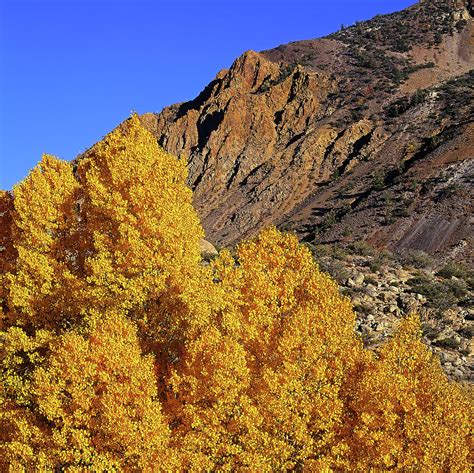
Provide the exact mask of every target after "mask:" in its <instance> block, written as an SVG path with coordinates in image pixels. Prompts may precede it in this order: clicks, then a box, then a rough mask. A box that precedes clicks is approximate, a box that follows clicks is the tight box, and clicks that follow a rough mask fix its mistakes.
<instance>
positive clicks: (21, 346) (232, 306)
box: [0, 116, 472, 471]
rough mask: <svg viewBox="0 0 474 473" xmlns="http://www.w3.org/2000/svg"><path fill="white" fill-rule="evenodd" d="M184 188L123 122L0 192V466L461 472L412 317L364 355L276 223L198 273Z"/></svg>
mask: <svg viewBox="0 0 474 473" xmlns="http://www.w3.org/2000/svg"><path fill="white" fill-rule="evenodd" d="M185 179H186V167H185V163H183V162H182V161H180V160H177V159H175V158H174V157H172V156H170V155H168V154H167V153H165V152H164V151H163V150H162V149H160V148H159V147H158V145H157V143H156V141H155V140H154V138H153V137H152V135H151V134H149V133H148V132H146V131H145V130H144V129H143V128H142V127H141V125H140V122H139V119H138V117H136V116H134V117H132V118H131V119H130V120H129V121H128V123H127V124H126V126H125V127H123V128H122V129H118V130H115V131H114V132H112V133H111V134H110V135H108V136H107V137H106V138H104V140H103V141H102V142H100V143H98V144H97V145H96V146H94V147H93V148H92V149H91V150H89V151H88V152H87V155H86V156H85V157H83V158H82V159H81V160H80V161H79V162H78V163H77V164H76V167H75V168H73V167H72V166H71V165H70V164H69V163H65V162H62V161H59V160H58V159H56V158H53V157H50V156H45V157H44V158H43V161H42V162H41V163H40V165H39V166H38V167H37V168H35V170H33V171H32V173H31V174H30V176H29V177H28V178H27V179H26V180H25V181H24V182H23V183H20V184H19V185H18V186H17V187H16V188H15V190H14V193H13V195H11V194H9V193H1V194H0V224H1V227H0V262H1V263H0V269H1V275H0V283H1V286H0V299H1V300H0V303H1V304H0V309H1V311H0V317H1V320H2V325H1V327H0V329H1V332H0V340H1V344H0V366H1V384H0V439H1V444H0V469H2V470H7V468H10V469H11V470H12V471H24V470H26V471H29V470H40V471H52V470H59V469H64V470H71V471H79V470H81V471H82V470H86V469H87V470H93V471H116V470H118V471H156V470H165V471H181V470H186V471H188V470H189V471H217V470H218V471H285V470H293V469H295V470H307V471H371V470H374V471H375V470H376V471H386V470H388V469H392V470H395V471H406V470H410V471H468V470H469V465H470V463H469V462H470V457H469V455H470V454H471V453H470V452H471V450H470V448H471V447H470V446H469V443H468V442H469V436H470V434H471V427H470V426H471V425H472V402H471V401H469V400H468V398H467V397H466V396H465V395H464V394H463V392H462V391H461V390H460V388H459V387H458V386H457V385H455V384H452V383H449V382H448V381H447V379H446V377H445V376H444V374H443V373H442V371H441V369H440V366H439V364H438V363H437V362H436V360H434V359H433V357H432V355H431V353H430V352H429V351H428V349H427V348H426V347H425V346H424V345H423V344H422V342H421V339H420V336H421V333H420V325H419V321H418V319H417V318H416V317H415V316H410V317H408V318H407V319H406V320H404V321H403V322H402V323H401V326H400V329H399V332H398V333H397V334H396V336H394V337H393V339H392V340H390V341H389V342H388V343H386V344H385V345H384V346H383V347H381V348H380V349H379V351H378V352H377V353H373V352H371V351H368V350H366V349H364V348H363V345H362V342H361V340H360V339H359V338H358V337H357V336H356V335H355V332H354V324H355V314H354V312H353V310H352V308H351V305H350V302H349V300H348V299H347V298H344V297H342V296H341V295H340V294H339V291H338V288H337V285H336V283H335V282H334V281H332V280H331V279H330V278H329V276H327V275H326V274H323V273H321V272H320V271H319V269H318V267H317V265H316V264H315V263H314V261H313V259H312V257H311V254H310V253H309V251H308V250H307V249H306V248H304V247H303V246H301V245H299V243H298V240H297V238H296V237H295V236H292V235H288V234H282V233H280V232H278V231H277V230H276V229H275V228H269V229H267V230H265V231H263V232H262V233H261V234H260V235H259V236H257V237H256V238H254V239H252V240H250V241H247V242H244V243H242V244H241V245H239V247H238V248H237V251H236V255H235V257H233V256H232V255H231V253H230V252H229V251H227V250H223V251H222V252H221V253H220V254H219V256H218V257H217V258H216V259H215V260H214V261H213V262H212V263H211V264H210V265H209V266H202V264H201V260H200V250H199V242H200V240H201V238H202V236H203V231H202V228H201V226H200V223H199V220H198V217H197V214H196V212H195V211H194V209H193V207H192V195H191V191H190V190H189V189H188V188H187V187H186V185H185Z"/></svg>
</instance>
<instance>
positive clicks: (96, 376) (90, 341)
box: [4, 314, 173, 471]
mask: <svg viewBox="0 0 474 473" xmlns="http://www.w3.org/2000/svg"><path fill="white" fill-rule="evenodd" d="M89 323H90V325H91V328H90V329H89V330H87V329H86V330H84V332H85V334H81V333H80V331H79V330H74V331H70V332H66V333H65V334H64V335H62V336H60V337H55V338H53V339H52V340H51V341H50V342H49V346H48V348H49V350H48V355H47V356H46V360H45V362H44V363H42V365H41V366H38V367H37V368H36V369H34V371H33V373H32V376H31V380H30V386H29V394H28V397H29V399H27V400H26V405H27V406H28V407H29V409H30V410H31V411H32V412H34V413H35V415H36V417H37V418H38V419H40V420H41V419H42V420H43V426H42V427H41V436H42V439H41V441H38V440H37V442H36V443H37V444H36V448H37V449H38V450H37V451H35V449H31V448H29V447H31V444H29V442H30V441H31V437H30V434H29V432H28V433H27V435H26V439H25V434H24V432H23V430H24V429H21V426H18V412H17V413H15V412H13V414H15V416H11V418H10V424H11V426H10V429H12V428H13V438H12V439H11V440H10V442H9V443H8V445H7V447H6V449H5V451H4V455H6V456H7V457H8V458H10V461H11V464H12V465H15V464H17V465H25V464H26V465H31V466H33V465H34V464H35V462H36V461H37V459H36V456H37V455H39V457H40V458H42V461H43V463H44V465H45V466H47V467H48V466H49V467H50V468H53V467H54V468H58V467H60V468H66V467H67V468H72V467H83V468H85V467H87V468H91V469H92V470H94V471H107V470H108V471H110V469H117V468H118V469H127V468H139V469H141V470H142V471H153V469H154V467H155V466H156V465H159V466H160V467H167V468H170V467H171V466H172V465H173V456H169V455H168V453H169V452H168V442H169V436H170V431H169V428H168V425H167V423H166V420H165V419H164V417H163V414H162V413H161V406H160V401H159V400H158V397H157V395H158V393H157V387H156V378H155V367H154V363H153V359H152V358H151V357H150V356H143V355H142V354H141V350H140V347H139V340H138V338H137V335H136V329H135V328H134V327H133V324H132V323H131V322H130V321H128V320H127V319H126V318H125V317H123V316H121V315H115V314H108V315H107V316H105V318H104V317H103V315H101V316H100V317H97V318H92V319H91V321H90V322H89ZM20 419H21V417H20ZM26 419H27V417H26ZM38 424H40V422H35V423H34V424H33V426H34V425H38ZM25 440H26V441H25ZM22 442H25V443H24V444H22Z"/></svg>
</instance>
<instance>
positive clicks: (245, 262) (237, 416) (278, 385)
mask: <svg viewBox="0 0 474 473" xmlns="http://www.w3.org/2000/svg"><path fill="white" fill-rule="evenodd" d="M213 267H214V271H215V280H216V281H218V283H217V284H218V285H220V289H221V290H223V291H224V293H225V294H226V297H227V300H228V301H229V302H231V301H232V303H230V304H228V305H227V306H226V307H224V308H223V310H222V311H221V312H220V314H219V317H218V318H216V319H215V320H214V324H213V327H212V328H209V330H208V331H207V332H206V333H205V334H204V336H203V337H202V338H201V339H199V340H197V341H189V342H188V344H187V350H186V351H185V352H184V353H183V358H182V365H181V366H180V368H181V370H182V371H181V373H180V375H179V376H177V377H176V378H175V379H178V380H179V383H178V384H177V385H176V386H175V391H174V392H175V393H176V396H177V398H178V399H179V400H181V402H183V403H184V405H185V407H182V412H183V414H182V419H181V420H182V427H181V431H182V432H183V431H186V429H187V432H184V435H183V443H184V444H186V445H187V446H188V447H189V446H190V445H191V444H192V448H194V452H195V455H196V457H199V455H202V453H203V452H207V454H206V455H207V458H208V459H209V460H211V463H210V464H207V465H206V464H205V463H204V462H203V460H200V461H201V462H203V463H202V464H203V465H206V467H209V466H210V465H213V466H214V467H215V466H216V465H219V467H220V468H223V469H227V470H229V471H230V470H233V469H236V468H242V467H249V466H251V465H259V470H260V471H273V470H286V469H292V468H298V467H301V466H302V465H304V464H305V461H306V460H308V459H310V458H313V457H314V456H315V452H316V451H317V452H318V455H317V456H318V458H319V460H318V461H319V463H318V464H319V465H321V464H322V462H323V461H324V457H325V456H328V455H329V456H331V458H332V456H333V455H335V456H337V455H338V454H339V453H340V452H343V451H344V450H345V449H347V446H346V445H345V444H343V443H342V442H340V441H339V440H338V439H336V438H335V436H334V432H335V430H336V427H337V426H338V424H339V423H340V422H341V419H342V417H343V411H344V406H343V403H342V399H341V398H340V395H339V394H340V393H339V391H340V386H341V384H342V381H343V379H344V376H350V375H351V373H352V372H353V371H354V370H355V368H356V365H357V363H360V362H361V360H362V359H363V358H364V354H363V349H362V345H361V343H360V341H359V340H358V339H357V338H356V337H355V334H354V329H353V326H354V322H355V318H354V317H355V316H354V313H353V311H352V310H351V307H350V304H349V301H348V300H347V299H345V298H342V297H341V296H339V294H338V290H337V286H336V284H335V283H334V282H333V281H332V280H330V278H329V277H328V276H326V275H324V274H322V273H320V272H319V271H318V269H317V266H316V264H315V263H314V262H313V260H312V257H311V255H310V253H309V251H308V250H307V249H306V248H304V247H302V246H300V245H299V244H298V241H297V239H296V237H295V236H292V235H284V234H281V233H279V232H278V231H277V230H276V229H274V228H271V229H269V230H266V231H264V232H262V233H261V234H260V236H259V237H258V238H256V239H254V240H252V241H250V242H247V243H243V244H242V245H240V246H239V248H238V250H237V260H236V261H234V259H233V258H232V257H231V256H230V254H229V253H227V252H223V253H222V254H221V256H220V258H218V259H217V260H216V261H215V262H214V264H213ZM237 354H238V357H237V358H236V356H237ZM226 360H227V361H226ZM226 363H227V371H225V369H224V368H221V369H220V370H219V371H217V373H216V371H215V369H216V368H217V367H220V366H221V365H223V366H224V367H225V366H226ZM216 393H220V395H219V396H216ZM229 395H230V397H228V396H229ZM203 417H205V419H204V420H203ZM184 419H186V420H184ZM229 420H231V422H229ZM229 425H232V428H233V429H235V430H230V429H229ZM229 436H231V437H229ZM226 437H227V438H226ZM190 439H192V440H191V441H190Z"/></svg>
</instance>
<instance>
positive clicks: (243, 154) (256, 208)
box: [142, 0, 474, 260]
mask: <svg viewBox="0 0 474 473" xmlns="http://www.w3.org/2000/svg"><path fill="white" fill-rule="evenodd" d="M472 15H473V7H472V3H471V2H470V1H433V0H432V1H426V2H420V3H418V4H416V5H414V6H413V7H410V8H408V9H407V10H404V11H402V12H398V13H395V14H392V15H385V16H378V17H375V18H374V19H372V20H370V21H367V22H362V23H359V24H356V25H354V26H352V27H350V28H347V29H343V30H341V31H339V32H337V33H335V34H333V35H331V36H329V37H326V38H322V39H316V40H308V41H299V42H295V43H290V44H288V45H284V46H279V47H277V48H275V49H272V50H268V51H263V52H260V53H257V52H253V51H248V52H246V53H245V54H243V55H242V56H241V57H239V58H238V59H237V60H236V61H235V62H234V64H233V65H232V66H231V68H230V69H228V70H227V69H225V70H222V71H221V72H219V74H218V75H217V76H216V78H215V80H214V81H212V82H211V83H210V84H209V85H208V86H207V87H206V88H205V89H204V90H203V92H202V93H201V94H200V95H199V96H198V97H197V98H195V99H194V100H192V101H190V102H187V103H182V104H177V105H174V106H171V107H168V108H165V109H164V110H163V111H162V112H161V113H159V114H145V115H144V116H143V117H142V121H143V123H144V124H145V125H146V126H147V127H148V129H150V130H151V131H152V133H154V135H155V136H156V138H157V140H158V142H159V143H160V144H161V145H162V146H163V147H164V148H165V149H166V150H167V151H169V152H171V153H173V154H175V155H178V156H184V157H185V158H186V159H188V160H189V170H190V177H189V184H190V185H191V187H192V188H193V190H194V193H195V194H194V195H195V204H196V207H197V210H198V212H199V213H200V215H201V218H202V221H203V225H204V227H205V229H206V233H207V235H208V238H209V239H210V240H211V241H214V242H217V243H219V244H233V243H235V242H237V241H238V240H240V239H241V238H242V237H248V236H250V235H253V234H255V233H256V232H257V231H258V230H259V229H261V228H262V227H264V226H266V225H269V224H272V223H274V224H277V225H278V226H279V227H281V228H285V229H291V230H294V231H296V232H297V233H298V234H299V235H300V237H301V238H302V239H304V240H306V241H313V240H315V239H316V240H317V241H319V242H331V241H339V242H340V241H351V240H353V239H364V240H367V241H369V242H371V243H372V244H374V245H376V246H380V247H388V248H390V249H395V250H402V249H416V250H423V251H426V252H428V253H431V254H435V255H438V256H442V257H454V258H463V259H467V260H469V259H472V242H471V241H470V235H472V221H471V220H472V217H471V215H472V204H473V197H472V196H473V192H472V183H473V179H474V160H473V157H474V120H473V118H474V116H473V103H474V101H473V99H474V92H473V86H474V73H473V64H474V20H473V17H472Z"/></svg>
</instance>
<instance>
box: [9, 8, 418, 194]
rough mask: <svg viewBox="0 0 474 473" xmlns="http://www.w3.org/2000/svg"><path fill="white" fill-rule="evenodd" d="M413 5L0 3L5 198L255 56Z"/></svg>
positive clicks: (192, 95)
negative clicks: (36, 169)
mask: <svg viewBox="0 0 474 473" xmlns="http://www.w3.org/2000/svg"><path fill="white" fill-rule="evenodd" d="M413 3H415V0H330V1H326V0H286V1H283V0H273V1H271V0H253V1H248V0H240V1H235V0H195V1H191V0H187V1H186V0H154V1H153V0H82V1H78V0H0V188H2V189H10V188H11V187H12V185H13V184H14V183H15V182H17V181H19V180H21V179H23V178H24V177H25V176H26V175H27V174H28V172H29V170H30V169H31V168H32V167H33V166H34V165H35V164H36V163H37V162H38V161H39V160H40V159H41V155H42V153H49V154H54V155H56V156H59V157H61V158H63V159H72V158H74V157H75V156H76V155H78V154H79V153H81V152H83V151H84V150H85V149H87V148H88V147H90V146H91V145H92V144H94V143H95V142H96V141H98V140H100V139H101V138H102V136H103V135H104V134H106V133H107V132H109V131H110V130H111V129H113V128H114V127H115V126H116V125H117V124H118V123H120V122H121V121H122V120H124V119H125V118H127V116H129V114H130V112H131V111H137V112H139V113H144V112H155V111H160V110H161V109H162V108H163V107H164V106H166V105H170V104H172V103H175V102H182V101H185V100H189V99H192V98H194V97H195V96H196V95H197V94H198V93H199V92H200V91H201V90H202V89H203V88H204V86H205V85H206V84H207V83H208V82H209V81H210V80H212V79H213V77H214V76H215V74H216V73H217V72H218V71H219V70H220V69H222V68H224V67H228V66H229V65H230V64H231V63H232V61H233V60H234V59H235V58H236V57H237V56H239V55H240V54H241V53H242V52H244V51H245V50H247V49H254V50H256V51H259V50H262V49H268V48H271V47H275V46H278V45H279V44H282V43H287V42H290V41H296V40H300V39H310V38H315V37H318V36H324V35H326V34H328V33H331V32H333V31H335V30H337V29H339V27H340V25H341V24H342V23H344V24H345V25H349V24H352V23H353V22H355V21H356V20H364V19H368V18H371V17H372V16H374V15H376V14H378V13H388V12H392V11H396V10H400V9H402V8H405V7H406V6H408V5H410V4H413Z"/></svg>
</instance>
